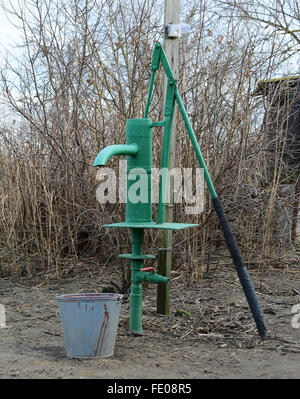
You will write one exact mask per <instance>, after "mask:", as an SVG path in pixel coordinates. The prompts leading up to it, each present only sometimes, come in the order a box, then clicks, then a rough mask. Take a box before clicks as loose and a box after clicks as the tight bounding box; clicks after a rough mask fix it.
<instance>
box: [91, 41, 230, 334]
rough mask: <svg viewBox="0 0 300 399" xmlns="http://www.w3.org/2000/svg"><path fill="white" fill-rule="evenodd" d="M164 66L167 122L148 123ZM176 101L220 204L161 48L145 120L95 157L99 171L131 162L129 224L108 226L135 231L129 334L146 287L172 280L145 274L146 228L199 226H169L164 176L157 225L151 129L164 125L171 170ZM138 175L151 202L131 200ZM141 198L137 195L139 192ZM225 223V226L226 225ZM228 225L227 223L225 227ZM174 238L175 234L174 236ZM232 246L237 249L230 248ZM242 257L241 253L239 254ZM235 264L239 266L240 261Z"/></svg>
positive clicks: (165, 157)
mask: <svg viewBox="0 0 300 399" xmlns="http://www.w3.org/2000/svg"><path fill="white" fill-rule="evenodd" d="M160 64H162V66H163V69H164V71H165V73H166V75H167V77H168V86H167V93H166V102H165V111H164V113H165V120H164V121H159V122H152V121H151V119H149V118H148V112H149V106H150V101H151V96H152V91H153V85H154V78H155V72H156V71H157V70H158V69H159V66H160ZM175 101H177V103H178V106H179V109H180V112H181V115H182V117H183V120H184V123H185V126H186V128H187V131H188V135H189V137H190V140H191V142H192V145H193V147H194V150H195V153H196V156H197V159H198V161H199V163H200V166H201V167H202V168H203V169H204V177H205V181H206V183H207V186H208V189H209V192H210V195H211V197H212V199H213V200H215V201H219V200H218V197H217V193H216V191H215V188H214V185H213V183H212V180H211V178H210V175H209V172H208V169H207V166H206V163H205V161H204V158H203V156H202V153H201V150H200V147H199V145H198V142H197V139H196V136H195V133H194V131H193V128H192V126H191V124H190V121H189V118H188V115H187V112H186V110H185V107H184V105H183V102H182V100H181V97H180V94H179V91H178V88H177V83H176V80H175V79H174V76H173V73H172V70H171V68H170V65H169V63H168V60H167V57H166V55H165V53H164V50H163V48H162V46H161V44H160V43H156V44H155V48H154V52H153V58H152V75H151V81H150V86H149V94H148V98H147V103H146V109H145V114H144V115H145V117H144V119H129V120H127V123H126V144H125V145H113V146H109V147H106V148H104V149H103V150H102V151H101V152H100V153H99V154H98V156H97V157H96V159H95V161H94V166H103V165H106V163H107V162H108V160H109V159H110V158H111V157H112V156H114V155H126V157H127V203H126V220H125V222H121V223H113V224H108V225H105V227H121V228H130V229H131V234H132V253H131V254H121V255H119V256H120V257H121V258H125V259H129V260H130V267H131V290H130V331H132V332H136V333H142V284H141V283H142V282H145V281H147V282H152V283H156V284H166V286H167V287H168V285H169V284H168V283H169V278H168V277H166V276H162V275H160V274H157V273H156V271H155V270H153V271H151V273H148V272H146V271H144V270H141V269H143V267H144V261H145V260H148V259H154V258H155V256H153V255H146V254H143V253H142V246H143V241H144V229H147V228H152V229H153V228H154V229H167V230H179V229H185V228H190V227H196V226H198V225H197V224H188V223H165V222H164V215H165V202H166V201H165V194H166V193H165V192H163V188H164V187H165V186H164V185H163V180H162V178H163V177H162V176H160V186H159V204H158V214H157V223H155V222H154V221H153V220H152V202H151V198H152V195H151V194H152V193H151V186H152V184H151V180H152V179H151V177H152V176H151V172H152V134H153V132H152V130H153V127H155V126H164V141H163V149H162V160H161V169H162V170H168V166H169V156H170V142H171V127H172V120H173V115H174V106H175ZM137 175H138V176H139V181H138V183H139V189H138V190H139V192H141V191H143V192H144V193H146V199H145V200H144V201H143V200H142V198H140V201H137V200H136V197H137V195H135V196H134V195H132V194H133V193H134V190H136V184H137V181H136V176H137ZM136 193H137V191H136ZM223 224H225V222H224V223H223ZM227 225H228V223H227V221H226V227H228V226H227ZM170 234H171V232H170ZM231 246H232V247H233V245H231ZM236 252H237V251H236ZM235 263H236V262H235Z"/></svg>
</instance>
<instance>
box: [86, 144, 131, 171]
mask: <svg viewBox="0 0 300 399" xmlns="http://www.w3.org/2000/svg"><path fill="white" fill-rule="evenodd" d="M138 150H139V147H138V145H137V144H135V143H133V144H116V145H109V146H108V147H105V148H103V150H101V151H100V152H99V154H98V155H97V157H96V159H95V161H94V163H93V166H105V165H106V164H107V162H108V160H109V159H110V158H111V157H112V156H114V155H135V154H136V153H137V152H138Z"/></svg>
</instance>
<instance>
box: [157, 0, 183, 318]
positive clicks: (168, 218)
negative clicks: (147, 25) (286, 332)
mask: <svg viewBox="0 0 300 399" xmlns="http://www.w3.org/2000/svg"><path fill="white" fill-rule="evenodd" d="M170 23H173V24H178V23H180V0H165V18H164V25H165V26H167V25H169V24H170ZM164 50H165V53H166V56H167V58H168V61H169V64H170V67H171V69H172V71H173V74H174V78H175V79H178V58H179V38H172V39H170V38H168V35H167V34H166V33H165V37H164ZM166 89H167V78H165V79H164V91H163V93H164V101H165V98H166ZM163 109H164V104H163ZM175 144H176V105H175V110H174V117H173V125H172V139H171V146H170V160H169V170H170V169H172V168H174V166H175ZM173 186H174V182H173V179H171V181H170V187H169V190H170V203H169V204H166V211H165V220H164V221H165V222H172V221H173V199H174V198H173V197H174V196H173ZM158 242H159V244H158V245H159V254H158V273H159V274H161V275H162V276H166V277H170V275H171V259H172V250H171V247H172V230H160V232H159V241H158ZM157 313H160V314H164V315H167V314H169V313H170V283H167V284H158V287H157Z"/></svg>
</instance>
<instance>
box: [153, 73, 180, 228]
mask: <svg viewBox="0 0 300 399" xmlns="http://www.w3.org/2000/svg"><path fill="white" fill-rule="evenodd" d="M175 88H176V80H175V79H173V78H169V79H168V86H167V92H166V101H165V128H164V139H163V149H162V157H161V171H165V176H164V175H163V174H162V173H161V174H160V177H159V200H158V209H157V223H163V222H164V217H165V206H166V195H167V189H168V185H167V184H163V182H164V179H167V178H168V172H169V170H168V167H169V158H170V145H171V132H172V121H173V115H174V102H175ZM165 181H167V180H165Z"/></svg>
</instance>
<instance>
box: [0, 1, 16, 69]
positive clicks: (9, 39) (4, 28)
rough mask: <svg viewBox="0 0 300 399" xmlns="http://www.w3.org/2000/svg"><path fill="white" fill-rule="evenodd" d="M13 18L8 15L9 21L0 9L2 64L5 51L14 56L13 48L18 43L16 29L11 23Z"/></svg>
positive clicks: (0, 55)
mask: <svg viewBox="0 0 300 399" xmlns="http://www.w3.org/2000/svg"><path fill="white" fill-rule="evenodd" d="M17 1H18V0H11V2H12V3H17ZM11 21H13V17H12V16H11V15H10V16H9V19H8V17H7V15H6V14H5V12H4V11H3V9H2V8H1V7H0V57H1V59H0V62H1V64H2V62H3V58H4V54H5V52H6V50H9V51H11V52H12V53H13V54H14V55H15V56H16V55H17V51H16V50H15V49H14V48H13V46H14V45H15V44H16V43H17V42H19V41H20V36H19V33H18V30H17V28H15V27H14V26H13V24H12V23H11Z"/></svg>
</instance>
